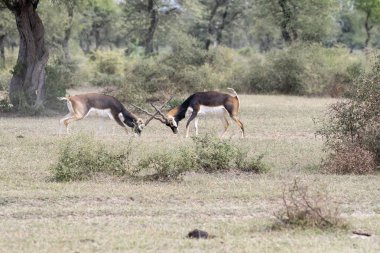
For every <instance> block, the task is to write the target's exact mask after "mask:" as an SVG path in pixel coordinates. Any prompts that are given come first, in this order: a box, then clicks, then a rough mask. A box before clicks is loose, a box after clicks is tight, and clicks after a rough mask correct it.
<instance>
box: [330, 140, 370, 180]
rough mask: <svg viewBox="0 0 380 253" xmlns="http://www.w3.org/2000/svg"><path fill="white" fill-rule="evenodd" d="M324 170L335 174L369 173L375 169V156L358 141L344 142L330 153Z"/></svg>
mask: <svg viewBox="0 0 380 253" xmlns="http://www.w3.org/2000/svg"><path fill="white" fill-rule="evenodd" d="M323 170H324V172H326V173H335V174H369V173H373V172H374V170H375V157H374V154H373V153H372V152H370V151H368V150H365V149H363V148H362V147H360V146H358V145H357V144H356V143H343V144H342V145H341V146H340V147H339V148H338V147H337V148H336V149H335V150H334V153H332V154H330V156H329V157H328V160H327V162H326V163H325V164H324V165H323Z"/></svg>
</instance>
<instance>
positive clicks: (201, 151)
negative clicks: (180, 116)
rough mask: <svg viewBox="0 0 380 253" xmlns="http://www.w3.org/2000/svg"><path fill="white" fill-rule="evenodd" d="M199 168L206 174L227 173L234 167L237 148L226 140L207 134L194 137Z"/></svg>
mask: <svg viewBox="0 0 380 253" xmlns="http://www.w3.org/2000/svg"><path fill="white" fill-rule="evenodd" d="M193 141H194V144H195V152H196V163H197V164H198V167H199V168H200V169H202V170H204V171H206V172H216V171H225V170H229V169H231V168H232V167H233V162H234V158H235V157H236V154H237V150H236V148H235V147H234V146H233V145H232V144H231V143H230V142H229V141H226V140H222V139H220V138H218V137H217V136H214V135H210V134H206V135H204V136H199V137H193Z"/></svg>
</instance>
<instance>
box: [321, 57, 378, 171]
mask: <svg viewBox="0 0 380 253" xmlns="http://www.w3.org/2000/svg"><path fill="white" fill-rule="evenodd" d="M348 94H349V97H350V98H349V99H347V100H344V101H339V102H337V103H335V104H333V105H331V106H330V108H329V111H328V113H327V117H326V119H325V120H324V121H322V126H321V127H320V129H319V130H318V131H317V133H318V134H320V135H322V136H323V137H325V144H326V147H327V148H328V149H329V150H331V151H332V153H331V155H330V156H329V160H331V161H327V162H326V165H327V167H326V168H327V170H328V171H336V172H342V173H370V172H372V171H373V169H374V167H375V166H379V164H380V144H379V143H380V142H379V140H380V131H379V130H380V104H379V102H378V101H380V58H379V59H378V61H377V62H376V64H375V65H374V66H373V68H372V69H371V70H370V71H369V72H368V73H365V74H363V75H362V76H361V77H360V78H359V79H357V81H356V82H355V85H354V86H353V88H352V89H351V90H350V91H349V93H348ZM348 152H354V153H352V156H354V157H350V158H349V157H348V156H349V154H347V153H348ZM344 159H346V161H342V160H344ZM372 160H374V163H375V164H373V162H372ZM348 163H351V164H348ZM361 163H363V164H362V165H361ZM331 166H338V167H337V168H335V169H333V168H332V167H331ZM354 167H355V168H354Z"/></svg>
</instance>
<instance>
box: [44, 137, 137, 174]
mask: <svg viewBox="0 0 380 253" xmlns="http://www.w3.org/2000/svg"><path fill="white" fill-rule="evenodd" d="M129 154H130V150H128V149H127V150H117V149H115V148H112V147H110V146H107V145H105V144H104V143H102V142H100V141H97V140H95V139H94V138H92V137H90V136H88V135H83V134H80V135H72V136H69V137H67V138H66V139H65V140H63V141H62V143H61V144H60V150H59V158H58V163H57V164H55V165H54V166H52V168H51V171H52V173H53V178H54V180H56V181H75V180H85V179H91V178H93V177H94V176H95V175H97V174H107V175H118V176H122V175H125V174H126V173H127V171H128V159H129Z"/></svg>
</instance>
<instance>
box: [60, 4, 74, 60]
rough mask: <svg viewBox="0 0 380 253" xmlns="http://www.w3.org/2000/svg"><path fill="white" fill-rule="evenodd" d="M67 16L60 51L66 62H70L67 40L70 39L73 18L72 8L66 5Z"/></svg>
mask: <svg viewBox="0 0 380 253" xmlns="http://www.w3.org/2000/svg"><path fill="white" fill-rule="evenodd" d="M67 14H68V18H69V20H68V26H67V27H66V28H65V31H64V36H63V40H62V50H63V54H64V57H65V60H66V61H71V54H70V48H69V40H70V37H71V30H72V23H73V17H74V7H73V6H71V5H67Z"/></svg>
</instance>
